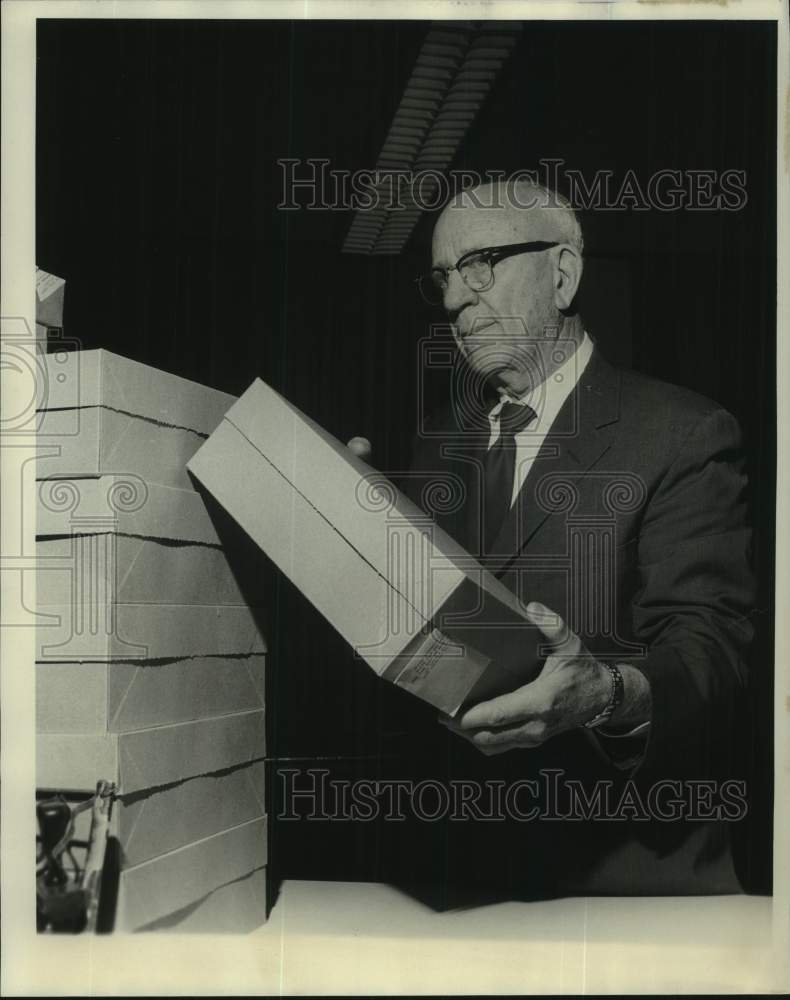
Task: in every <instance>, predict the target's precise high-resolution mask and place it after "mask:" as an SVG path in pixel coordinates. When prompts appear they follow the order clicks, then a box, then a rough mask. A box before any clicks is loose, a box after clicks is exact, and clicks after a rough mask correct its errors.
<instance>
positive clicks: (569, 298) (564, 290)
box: [554, 243, 584, 311]
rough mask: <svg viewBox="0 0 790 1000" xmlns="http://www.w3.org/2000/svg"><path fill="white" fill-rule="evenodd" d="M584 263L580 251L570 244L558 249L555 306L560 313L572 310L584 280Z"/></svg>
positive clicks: (555, 271)
mask: <svg viewBox="0 0 790 1000" xmlns="http://www.w3.org/2000/svg"><path fill="white" fill-rule="evenodd" d="M583 269H584V262H583V261H582V255H581V254H580V253H579V251H578V250H577V249H576V248H575V247H573V246H571V245H570V244H569V243H563V244H562V245H561V246H559V247H558V248H557V251H556V257H555V258H554V304H555V305H556V307H557V308H558V309H559V310H560V311H565V310H566V309H569V308H570V305H571V303H572V302H573V300H574V298H575V296H576V292H578V290H579V283H580V282H581V280H582V271H583Z"/></svg>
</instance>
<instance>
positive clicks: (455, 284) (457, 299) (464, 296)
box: [444, 271, 478, 319]
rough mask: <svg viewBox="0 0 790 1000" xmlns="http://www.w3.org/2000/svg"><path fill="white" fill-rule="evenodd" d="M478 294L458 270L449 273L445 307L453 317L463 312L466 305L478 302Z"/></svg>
mask: <svg viewBox="0 0 790 1000" xmlns="http://www.w3.org/2000/svg"><path fill="white" fill-rule="evenodd" d="M477 299H478V295H477V292H475V291H474V290H473V289H471V288H470V287H469V285H467V283H466V282H465V281H464V279H463V278H462V277H461V275H460V274H459V273H458V272H457V271H450V273H449V274H448V275H447V288H445V290H444V308H445V310H446V311H447V314H448V315H449V316H450V318H451V319H455V317H456V316H457V315H458V314H459V313H460V312H461V310H462V309H464V308H465V306H468V305H471V304H472V303H474V302H477Z"/></svg>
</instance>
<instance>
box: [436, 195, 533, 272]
mask: <svg viewBox="0 0 790 1000" xmlns="http://www.w3.org/2000/svg"><path fill="white" fill-rule="evenodd" d="M536 214H537V213H536V210H535V209H516V208H513V207H504V206H502V205H497V206H491V205H483V206H480V205H474V204H471V203H470V202H468V201H467V200H457V201H455V202H453V203H452V204H450V205H448V206H447V208H445V209H444V211H443V212H442V214H441V215H440V216H439V219H438V221H437V223H436V228H435V229H434V233H433V257H434V263H436V264H452V263H455V261H456V260H457V259H458V258H459V257H461V256H463V254H465V253H468V252H469V251H470V250H477V249H479V248H481V247H485V246H498V245H500V244H508V243H519V242H526V241H527V240H530V239H539V238H541V237H539V236H535V235H532V234H533V233H535V232H537V231H538V230H539V229H540V228H542V227H541V225H540V220H539V219H538V218H536ZM440 258H441V259H440ZM445 258H447V259H445ZM450 258H452V259H450Z"/></svg>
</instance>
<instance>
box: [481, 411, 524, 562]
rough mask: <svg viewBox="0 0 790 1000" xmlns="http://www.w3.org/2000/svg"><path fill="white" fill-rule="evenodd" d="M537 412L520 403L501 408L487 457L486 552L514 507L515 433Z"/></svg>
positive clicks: (484, 511) (484, 514) (484, 516)
mask: <svg viewBox="0 0 790 1000" xmlns="http://www.w3.org/2000/svg"><path fill="white" fill-rule="evenodd" d="M536 416H537V414H536V413H535V411H534V410H533V409H532V407H531V406H519V405H517V404H516V403H505V405H504V406H503V407H502V409H501V410H500V412H499V437H498V438H497V440H496V441H495V442H494V444H493V446H492V447H491V448H489V449H488V451H487V452H486V457H485V468H484V476H485V482H484V504H485V506H484V508H483V524H484V527H485V551H486V552H490V551H491V548H492V546H493V544H494V540H495V539H496V537H497V535H498V534H499V531H500V529H501V527H502V525H503V523H504V521H505V518H506V517H507V514H508V511H509V510H510V500H511V497H512V496H513V476H514V474H515V470H516V441H515V436H516V434H518V432H519V431H522V430H524V428H525V427H526V426H527V425H528V424H529V423H531V422H532V421H533V420H534V419H535V417H536Z"/></svg>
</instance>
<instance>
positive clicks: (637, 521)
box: [406, 348, 754, 895]
mask: <svg viewBox="0 0 790 1000" xmlns="http://www.w3.org/2000/svg"><path fill="white" fill-rule="evenodd" d="M487 442H488V423H487V420H486V419H485V414H484V412H483V411H482V410H480V411H479V412H478V414H477V416H475V414H474V413H472V412H470V408H469V407H467V406H465V405H463V404H462V403H461V404H459V405H451V406H450V407H449V408H448V409H447V410H445V411H443V412H442V413H441V414H439V415H438V416H437V417H436V418H435V419H433V420H431V421H429V422H428V423H427V424H426V425H425V426H424V427H423V428H422V429H421V432H420V433H419V434H418V437H417V440H416V443H415V450H414V462H413V468H412V475H411V477H410V479H409V482H408V483H407V484H406V490H407V492H409V493H410V494H411V496H412V499H413V500H415V502H417V503H420V502H421V500H422V501H424V498H425V497H428V496H431V495H435V491H432V490H431V488H430V486H431V484H432V483H434V484H435V483H439V482H441V483H445V484H449V485H450V486H451V487H452V489H454V490H455V491H456V493H457V495H458V496H459V497H463V500H462V501H461V502H459V503H456V504H454V505H453V504H447V503H445V504H444V505H443V507H442V509H441V510H439V511H431V510H428V513H432V514H433V516H434V517H435V520H436V521H437V523H438V524H439V525H440V526H441V527H443V528H444V529H445V530H447V531H448V532H449V533H450V534H451V535H453V536H454V537H455V538H456V539H457V540H458V541H459V542H460V543H461V544H462V545H464V546H465V547H466V548H467V549H468V550H469V551H470V552H471V553H473V554H476V555H477V554H480V532H479V514H480V510H479V506H480V500H479V498H480V496H481V479H480V470H481V468H482V455H483V454H484V451H485V448H486V447H487ZM745 491H746V480H745V476H744V472H743V468H742V458H741V438H740V432H739V428H738V425H737V423H736V421H735V419H734V418H733V417H732V416H731V415H730V414H728V413H727V412H726V411H725V410H723V409H722V408H721V407H720V406H718V405H717V404H716V403H713V402H711V401H710V400H708V399H705V398H703V397H701V396H699V395H697V394H696V393H693V392H691V391H689V390H686V389H682V388H679V387H677V386H674V385H668V384H665V383H662V382H659V381H656V380H654V379H650V378H646V377H644V376H641V375H638V374H635V373H633V372H627V371H620V370H616V369H615V368H613V367H612V366H611V365H609V364H608V363H607V362H606V361H605V359H604V358H603V357H602V356H601V354H600V352H599V351H598V350H597V348H596V350H595V351H594V353H593V356H592V358H591V360H590V362H589V364H588V366H587V368H586V370H585V371H584V373H583V375H582V377H581V379H580V381H579V383H578V385H577V386H576V388H575V390H574V391H573V392H572V393H571V396H570V397H569V398H568V400H567V401H566V403H565V404H564V406H563V408H562V410H561V412H560V414H559V416H558V418H557V420H556V421H555V423H554V425H553V426H552V428H551V431H550V433H549V435H548V436H547V438H546V439H545V441H544V443H543V445H542V448H541V450H540V452H539V455H538V457H537V458H536V460H535V461H534V463H533V465H532V468H531V470H530V472H529V475H528V477H527V479H526V481H525V483H524V486H523V487H522V490H521V492H520V494H519V497H518V500H517V502H516V504H515V505H514V507H513V509H512V510H511V513H510V516H509V518H508V520H507V521H506V522H505V524H504V526H503V528H502V531H501V533H500V535H499V537H498V539H497V540H496V543H495V544H494V547H493V550H492V552H491V554H490V556H489V558H488V560H484V561H486V562H487V565H489V567H490V568H491V569H492V570H493V571H494V572H495V573H496V575H497V576H499V577H500V578H501V579H502V580H503V582H504V583H505V584H506V585H507V586H508V587H509V588H510V589H511V590H513V591H514V592H515V593H516V594H518V595H519V597H520V598H521V599H522V601H523V602H524V603H525V604H526V603H527V602H528V601H530V600H539V601H541V602H542V603H544V604H546V605H547V606H548V607H550V608H551V609H553V610H554V611H556V612H558V613H559V614H560V615H561V616H562V617H563V618H564V619H565V620H566V621H567V622H568V623H569V625H570V626H571V627H572V628H573V630H574V631H575V632H576V633H577V634H579V635H580V636H581V637H582V639H583V641H584V642H585V643H586V645H587V647H588V649H589V650H590V651H591V652H592V653H594V654H595V655H597V656H598V657H599V658H601V659H608V660H610V661H614V662H620V663H623V662H628V663H632V664H633V665H634V666H636V667H637V668H638V669H639V670H641V671H642V672H643V673H644V675H645V676H646V677H647V679H648V681H649V683H650V687H651V691H652V699H653V709H652V724H651V727H650V730H649V737H648V738H647V741H646V745H645V742H644V740H642V741H641V742H639V743H638V745H631V746H628V741H623V742H619V743H618V742H616V741H614V740H608V739H605V738H604V737H603V736H600V735H593V734H591V733H590V732H589V731H585V730H581V729H580V730H577V731H573V732H570V733H567V734H563V735H561V736H558V737H555V738H554V739H552V740H550V741H548V742H547V743H545V744H544V745H543V746H542V747H540V748H537V749H534V750H523V751H511V752H509V753H507V754H503V755H500V756H499V757H484V756H483V755H482V754H480V753H479V752H478V751H476V750H474V748H467V749H466V750H461V749H459V748H457V747H454V748H453V751H452V753H453V754H454V755H456V757H457V760H458V767H457V769H456V772H454V773H456V776H459V775H460V776H462V777H466V776H469V775H475V776H476V777H477V778H479V779H484V778H488V779H490V778H492V777H494V776H496V777H498V778H500V779H503V780H506V781H513V780H517V779H518V778H522V777H524V776H529V775H535V774H537V773H538V772H539V771H541V769H543V770H545V769H551V770H553V771H557V770H561V771H562V774H563V780H564V779H565V778H571V779H573V780H578V781H581V782H583V783H584V787H585V788H586V790H587V791H588V792H589V793H591V794H592V793H593V792H594V790H595V788H596V787H597V786H596V785H595V782H604V783H611V785H612V788H613V789H616V790H618V792H617V794H619V791H620V790H623V789H624V788H625V784H624V783H625V782H627V781H629V780H633V782H634V783H635V785H636V788H637V790H638V791H639V792H641V795H642V798H641V800H640V801H642V802H643V803H644V802H645V801H646V797H647V796H648V795H650V794H651V790H652V794H654V795H656V796H657V798H656V799H655V800H651V801H654V802H659V801H662V802H664V803H666V801H667V799H666V798H665V797H664V798H662V796H665V795H666V794H669V793H674V791H676V790H677V789H678V788H680V789H681V795H682V796H683V797H684V802H685V806H684V808H685V809H686V810H688V809H694V810H696V812H697V814H699V815H700V816H702V817H705V816H707V817H710V816H714V817H717V818H719V819H721V817H728V818H730V819H733V818H734V817H735V815H736V814H737V812H738V810H734V811H733V810H729V811H728V810H727V809H726V808H725V809H724V811H723V812H721V811H719V812H718V813H717V812H715V804H716V803H720V801H721V800H720V796H721V794H722V792H721V786H720V785H718V786H716V787H715V788H714V790H713V791H712V792H711V791H710V787H711V786H709V785H706V784H703V785H699V784H695V782H700V781H702V782H703V783H706V782H711V781H717V782H722V781H733V780H737V779H740V778H742V774H741V771H742V768H741V767H740V766H739V765H740V752H739V742H738V738H737V737H738V735H739V733H741V732H742V729H743V726H744V725H745V720H744V719H743V718H742V715H741V714H739V701H740V699H741V697H742V691H743V683H744V671H745V668H744V657H745V653H746V650H747V647H748V645H749V642H750V639H751V634H752V627H751V624H750V614H751V612H752V604H753V600H754V583H753V578H752V573H751V570H750V530H749V527H748V521H747V502H746V494H745ZM453 739H454V740H455V741H456V744H457V743H463V741H461V740H459V739H458V738H457V737H453ZM632 742H637V741H632ZM632 750H634V751H635V752H637V753H639V762H638V763H637V764H636V766H634V767H631V768H626V769H625V770H624V769H623V767H622V766H621V765H622V764H623V762H624V759H627V757H628V756H629V754H630V753H631V751H632ZM667 781H680V782H684V783H685V784H683V785H682V786H676V785H675V786H666V785H662V786H659V784H658V783H661V782H667ZM736 787H737V786H736ZM727 788H728V790H729V792H727V793H725V797H726V794H729V793H731V792H732V786H731V785H730V786H727ZM701 789H702V792H700V790H701ZM747 792H748V790H747ZM699 794H702V797H703V799H702V804H701V805H700V800H699V798H697V799H695V800H693V801H692V802H691V803H690V802H689V796H691V797H692V799H694V796H699ZM711 796H712V798H711ZM711 808H714V812H713V813H711ZM720 809H721V807H720ZM661 810H663V806H662V807H661ZM682 811H683V810H681V812H682ZM639 812H640V811H639V809H636V810H634V812H633V819H632V820H622V819H620V820H610V821H606V820H598V821H592V822H582V823H578V822H575V823H574V822H558V821H551V820H541V821H539V822H537V823H534V824H531V825H530V828H529V833H528V834H526V833H525V830H524V828H523V827H522V828H521V829H519V830H516V831H515V832H513V831H512V830H511V834H510V839H508V837H507V836H505V837H500V838H499V839H497V837H498V835H497V836H494V837H493V838H492V839H491V840H490V842H489V846H488V848H484V853H485V854H486V856H487V857H490V856H491V854H492V853H494V852H499V851H500V850H503V851H504V853H508V860H507V862H505V864H504V869H503V868H502V866H501V865H500V874H501V875H502V878H503V881H504V882H507V883H509V884H510V885H517V884H518V885H521V886H522V887H523V888H524V891H525V892H526V893H527V894H538V895H543V894H553V893H554V892H579V893H588V892H604V893H607V892H611V893H630V892H634V893H643V892H644V893H662V892H667V893H697V892H728V891H737V890H738V888H739V887H738V883H737V881H736V880H735V878H734V875H733V871H732V865H731V860H730V856H729V848H728V847H727V843H728V837H727V835H726V834H727V830H726V825H727V824H726V823H723V822H721V821H719V822H703V821H702V820H696V819H695V820H691V821H688V820H684V821H682V822H681V821H672V822H667V821H660V820H659V821H656V820H655V818H654V810H652V809H651V810H648V812H649V814H650V815H649V817H646V816H644V815H639ZM670 812H671V810H670ZM663 814H664V813H663V812H662V815H663ZM512 826H513V825H512V824H511V827H512ZM513 829H514V830H515V828H513ZM525 837H526V838H527V839H526V841H525ZM506 843H507V844H509V848H507V849H506V848H504V845H505V844H506ZM525 843H529V844H530V845H531V849H530V851H529V852H528V854H529V861H527V859H526V855H525V851H524V844H525ZM498 845H499V846H498ZM484 880H485V878H484V877H483V879H482V880H481V881H484Z"/></svg>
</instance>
